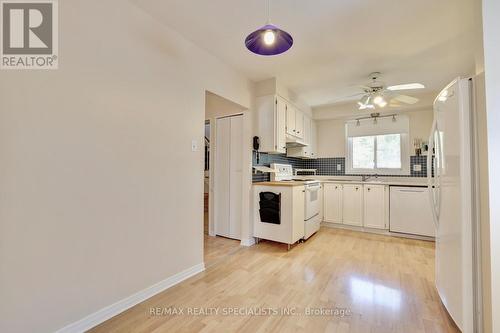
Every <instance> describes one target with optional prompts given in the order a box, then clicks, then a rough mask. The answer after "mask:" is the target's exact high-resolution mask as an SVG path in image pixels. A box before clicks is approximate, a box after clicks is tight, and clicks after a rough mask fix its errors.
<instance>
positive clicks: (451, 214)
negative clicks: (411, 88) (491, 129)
mask: <svg viewBox="0 0 500 333" xmlns="http://www.w3.org/2000/svg"><path fill="white" fill-rule="evenodd" d="M479 79H481V77H474V78H458V79H455V80H454V81H453V82H451V83H450V84H449V85H448V86H447V87H446V88H444V89H443V90H442V91H441V93H440V94H439V95H438V97H437V98H436V100H435V101H434V122H433V125H432V130H431V134H430V138H429V153H428V160H427V165H428V167H427V173H428V174H427V178H428V185H429V191H428V192H429V197H430V201H431V210H432V215H433V220H434V223H435V225H436V288H437V290H438V293H439V296H440V297H441V301H442V303H443V304H444V306H445V307H446V309H447V310H448V313H449V314H450V316H451V317H452V318H453V320H454V321H455V324H456V325H457V326H458V327H459V328H460V330H461V331H462V332H464V333H465V332H478V331H479V329H480V328H479V327H480V326H479V325H481V321H480V316H479V315H478V313H479V312H480V309H479V308H478V307H480V305H479V304H480V302H479V300H478V297H480V293H479V292H478V284H479V280H478V276H480V270H479V268H478V267H479V265H478V260H477V254H476V249H477V248H478V247H477V245H476V244H477V237H478V235H477V233H478V230H479V229H478V227H477V223H476V218H475V216H476V215H475V214H476V213H475V209H476V208H475V207H476V205H475V202H477V198H476V194H475V193H476V191H475V190H474V186H475V184H476V180H477V173H476V171H475V170H476V169H475V160H476V157H475V156H476V152H475V149H476V148H475V142H476V140H475V133H476V132H475V113H474V111H475V110H474V109H475V93H474V91H475V82H476V80H479ZM433 151H434V154H432V152H433ZM433 155H434V158H433ZM431 166H432V167H431ZM433 170H434V171H433ZM432 173H434V175H433V174H432Z"/></svg>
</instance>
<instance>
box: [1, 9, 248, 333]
mask: <svg viewBox="0 0 500 333" xmlns="http://www.w3.org/2000/svg"><path fill="white" fill-rule="evenodd" d="M59 27H60V36H59V41H60V42H59V45H60V63H59V64H60V69H59V70H56V71H2V72H1V73H0V184H1V186H0V198H1V200H0V295H1V297H0V318H1V320H0V331H1V332H9V333H15V332H50V331H54V330H56V329H58V328H61V327H63V326H65V325H67V324H69V323H72V322H74V321H77V320H79V319H81V318H82V317H84V316H86V315H88V314H91V313H93V312H95V311H97V310H99V309H101V308H103V307H105V306H107V305H110V304H112V303H114V302H116V301H118V300H121V299H123V298H124V297H127V296H129V295H131V294H133V293H135V292H137V291H139V290H142V289H144V288H146V287H148V286H151V285H153V284H155V283H157V282H159V281H161V280H164V279H166V278H168V277H170V276H172V275H174V274H176V273H178V272H180V271H183V270H186V269H188V268H190V267H193V266H195V265H198V264H200V263H202V261H203V247H202V244H203V241H202V237H203V235H202V232H203V231H202V222H201V221H202V218H203V149H202V147H203V141H202V139H203V123H204V118H205V115H204V113H205V108H204V104H205V90H210V91H212V92H215V93H217V94H219V95H222V96H225V97H227V98H229V99H231V100H233V101H235V102H237V103H238V104H241V105H243V106H245V107H248V106H249V105H250V102H251V89H250V87H251V84H250V82H248V81H247V80H246V79H245V78H244V77H242V76H241V75H239V74H238V73H236V72H234V71H233V70H232V69H230V68H228V67H226V66H225V65H223V64H222V63H221V62H219V61H218V60H217V59H215V58H214V57H212V56H211V55H209V54H207V53H206V52H205V51H203V50H201V49H199V48H198V47H196V46H194V45H193V44H192V43H190V42H188V41H187V40H185V39H183V38H182V37H181V36H180V35H179V34H177V33H175V32H173V31H172V30H169V29H168V28H166V27H165V26H163V25H161V24H159V23H158V22H156V21H154V20H153V19H152V18H151V17H150V16H148V15H146V14H145V13H143V12H142V11H141V10H139V9H138V8H136V7H134V5H133V4H131V3H130V2H129V1H120V0H109V1H98V0H86V1H59ZM192 139H196V140H198V142H199V143H200V144H199V147H200V149H199V150H198V151H197V152H191V140H192Z"/></svg>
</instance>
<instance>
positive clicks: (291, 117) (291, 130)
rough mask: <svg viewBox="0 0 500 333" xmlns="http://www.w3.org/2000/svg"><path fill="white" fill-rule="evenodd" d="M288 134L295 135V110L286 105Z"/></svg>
mask: <svg viewBox="0 0 500 333" xmlns="http://www.w3.org/2000/svg"><path fill="white" fill-rule="evenodd" d="M285 108H286V133H287V134H290V135H295V108H294V107H293V106H292V105H290V104H286V106H285Z"/></svg>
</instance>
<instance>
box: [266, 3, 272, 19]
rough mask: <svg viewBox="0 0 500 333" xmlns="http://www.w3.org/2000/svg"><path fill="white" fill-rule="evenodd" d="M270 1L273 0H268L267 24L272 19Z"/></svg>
mask: <svg viewBox="0 0 500 333" xmlns="http://www.w3.org/2000/svg"><path fill="white" fill-rule="evenodd" d="M270 2H271V0H267V8H266V10H267V24H269V23H271V21H270V20H269V18H270V17H271V9H270V7H271V5H270Z"/></svg>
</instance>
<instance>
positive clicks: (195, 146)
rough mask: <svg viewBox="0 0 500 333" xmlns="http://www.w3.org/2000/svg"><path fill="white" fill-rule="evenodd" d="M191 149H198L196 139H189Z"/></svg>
mask: <svg viewBox="0 0 500 333" xmlns="http://www.w3.org/2000/svg"><path fill="white" fill-rule="evenodd" d="M191 151H198V141H196V140H193V141H191Z"/></svg>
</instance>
